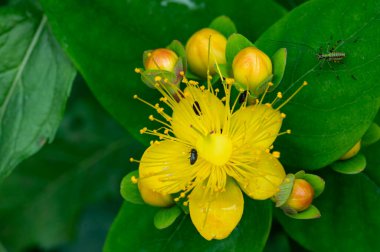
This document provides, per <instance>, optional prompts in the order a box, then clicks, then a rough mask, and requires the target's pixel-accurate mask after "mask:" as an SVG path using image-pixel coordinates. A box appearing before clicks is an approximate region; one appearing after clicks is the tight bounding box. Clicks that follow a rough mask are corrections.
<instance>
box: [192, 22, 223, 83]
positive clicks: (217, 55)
mask: <svg viewBox="0 0 380 252" xmlns="http://www.w3.org/2000/svg"><path fill="white" fill-rule="evenodd" d="M226 45H227V39H226V38H225V37H224V36H223V35H222V34H221V33H219V32H218V31H216V30H213V29H210V28H204V29H201V30H199V31H197V32H196V33H194V34H193V35H192V36H191V37H190V39H189V40H188V41H187V44H186V56H187V62H188V65H189V68H190V70H191V71H192V72H193V73H195V74H196V75H198V76H200V77H203V78H206V77H207V69H209V71H210V75H213V74H214V73H215V72H216V71H215V66H214V65H215V61H216V63H217V64H225V63H226V56H225V51H226ZM209 48H210V50H209ZM209 53H210V55H209Z"/></svg>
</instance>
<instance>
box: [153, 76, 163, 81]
mask: <svg viewBox="0 0 380 252" xmlns="http://www.w3.org/2000/svg"><path fill="white" fill-rule="evenodd" d="M161 80H162V77H161V76H156V77H154V81H157V82H159V81H161Z"/></svg>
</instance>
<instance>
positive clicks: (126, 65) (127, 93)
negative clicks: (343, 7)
mask: <svg viewBox="0 0 380 252" xmlns="http://www.w3.org/2000/svg"><path fill="white" fill-rule="evenodd" d="M40 2H41V4H42V6H43V8H44V10H45V12H46V15H47V16H48V18H49V23H50V24H51V26H52V29H53V32H54V34H55V35H56V37H57V38H58V40H59V41H60V43H61V45H62V46H63V48H65V50H66V52H67V53H68V55H69V56H70V58H71V59H72V60H73V62H74V63H75V65H76V66H77V68H78V69H79V70H80V72H81V73H82V75H83V76H84V78H85V79H86V81H87V82H88V84H89V85H90V87H91V89H92V91H93V92H94V94H95V95H96V97H97V98H98V99H99V100H100V102H101V103H102V105H103V106H104V107H105V108H106V109H107V110H108V111H109V112H110V113H111V114H112V115H113V116H114V117H115V118H116V119H117V120H118V121H119V122H120V123H121V124H122V125H123V126H124V127H125V128H126V129H128V131H129V132H131V133H132V134H133V135H134V136H135V137H136V138H138V139H140V140H141V141H143V142H144V143H146V144H148V143H149V140H150V139H151V138H149V137H146V136H145V135H140V134H139V130H140V129H141V128H143V127H145V126H148V125H147V123H148V120H147V116H148V115H149V114H151V113H152V110H151V108H149V107H147V106H145V105H143V104H141V103H140V102H138V101H136V100H133V99H132V96H133V95H134V94H136V93H137V94H139V95H141V96H142V97H143V98H144V99H146V100H148V101H152V102H156V101H158V99H159V94H158V92H156V91H155V90H151V89H149V88H147V87H145V85H144V84H142V83H141V81H140V80H139V76H138V75H137V74H135V73H134V72H133V70H134V69H135V67H139V66H142V62H141V55H142V53H143V51H145V50H147V49H153V48H159V47H165V46H166V45H167V44H169V43H170V42H171V41H172V40H173V39H178V40H179V41H181V42H183V43H185V42H186V41H187V39H188V38H189V37H190V36H191V34H192V33H194V32H195V31H197V30H199V29H201V28H203V27H206V26H207V25H208V24H209V23H210V22H211V21H212V20H213V19H214V18H215V17H217V16H220V15H227V16H229V17H230V18H231V19H232V20H234V21H236V22H235V24H236V27H237V29H238V30H239V31H240V32H242V33H244V34H248V35H247V36H248V38H249V39H251V40H254V39H256V38H257V37H258V35H259V34H261V33H262V32H263V31H264V30H265V29H267V28H268V27H269V26H270V25H272V24H273V23H274V22H275V21H276V20H278V19H279V18H280V17H281V16H283V15H284V14H285V10H284V8H282V7H280V6H279V5H278V4H276V3H273V2H272V1H266V0H260V1H248V0H244V1H238V2H232V1H227V0H222V1H211V0H206V1H202V2H199V1H197V2H194V1H187V2H186V1H161V2H160V1H148V0H143V1H141V0H132V1H124V0H113V1H100V0H95V1H76V0H65V1H61V0H41V1H40ZM252 13H255V15H252Z"/></svg>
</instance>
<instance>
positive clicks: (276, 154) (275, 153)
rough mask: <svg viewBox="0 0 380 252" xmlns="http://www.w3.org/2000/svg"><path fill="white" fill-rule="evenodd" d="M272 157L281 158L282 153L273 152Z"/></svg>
mask: <svg viewBox="0 0 380 252" xmlns="http://www.w3.org/2000/svg"><path fill="white" fill-rule="evenodd" d="M272 155H273V157H275V158H280V152H279V151H273V153H272Z"/></svg>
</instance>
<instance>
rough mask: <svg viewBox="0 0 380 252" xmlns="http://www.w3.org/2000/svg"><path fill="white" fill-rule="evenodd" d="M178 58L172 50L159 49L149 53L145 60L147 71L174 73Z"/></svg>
mask: <svg viewBox="0 0 380 252" xmlns="http://www.w3.org/2000/svg"><path fill="white" fill-rule="evenodd" d="M177 61H178V56H177V54H175V52H173V51H172V50H169V49H166V48H159V49H156V50H153V51H150V52H148V53H147V55H146V58H145V59H144V67H145V70H166V71H169V72H173V71H174V68H175V66H176V64H177Z"/></svg>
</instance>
